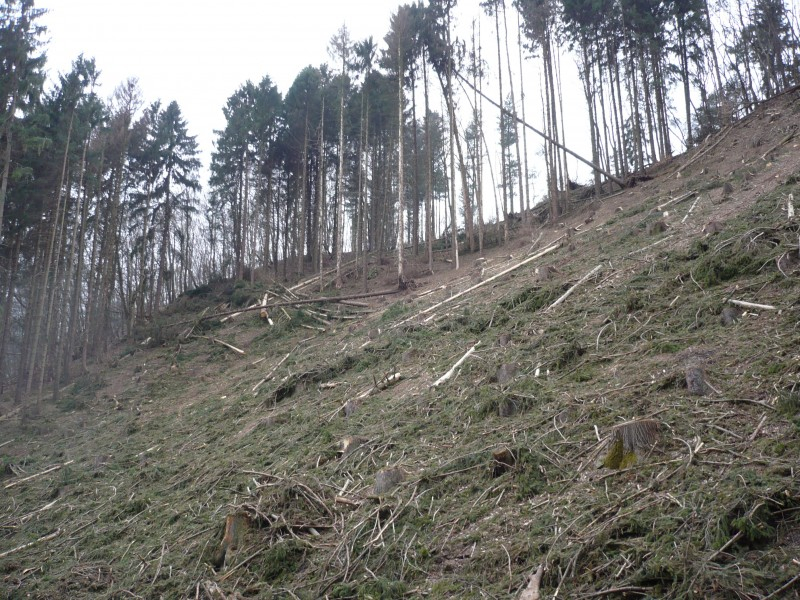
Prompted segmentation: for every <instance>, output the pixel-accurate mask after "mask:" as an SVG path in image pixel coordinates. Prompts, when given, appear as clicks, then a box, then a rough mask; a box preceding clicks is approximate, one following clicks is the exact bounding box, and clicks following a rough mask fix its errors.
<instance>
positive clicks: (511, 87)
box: [500, 0, 525, 217]
mask: <svg viewBox="0 0 800 600" xmlns="http://www.w3.org/2000/svg"><path fill="white" fill-rule="evenodd" d="M500 6H502V8H503V39H504V40H505V46H506V67H507V68H508V89H509V92H510V94H511V106H512V107H513V108H514V114H513V116H514V119H513V124H514V150H515V151H516V153H517V183H518V187H519V209H520V213H523V217H524V213H525V182H524V181H523V178H524V174H523V172H522V157H521V156H520V151H519V121H518V117H517V101H516V97H515V96H514V75H513V73H512V71H511V54H510V52H509V50H508V21H507V19H506V4H505V0H501V1H500ZM501 100H502V98H501Z"/></svg>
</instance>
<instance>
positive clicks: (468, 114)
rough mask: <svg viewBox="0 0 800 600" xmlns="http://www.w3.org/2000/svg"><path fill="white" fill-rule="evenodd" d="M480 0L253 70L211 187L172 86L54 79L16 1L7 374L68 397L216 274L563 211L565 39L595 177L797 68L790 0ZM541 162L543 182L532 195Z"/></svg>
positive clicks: (0, 317)
mask: <svg viewBox="0 0 800 600" xmlns="http://www.w3.org/2000/svg"><path fill="white" fill-rule="evenodd" d="M480 7H481V9H482V16H481V17H480V18H476V19H475V20H474V21H473V22H472V24H471V25H472V26H471V31H470V32H469V34H468V35H463V36H462V37H459V36H457V35H456V33H455V32H456V31H460V29H456V26H455V22H456V21H457V19H458V16H459V10H458V6H457V3H456V1H455V0H429V1H428V2H427V3H422V2H417V3H412V4H405V5H401V6H399V7H398V8H397V10H396V11H395V12H394V14H393V15H392V16H391V19H390V22H389V24H388V30H387V32H386V33H385V35H384V36H383V38H382V40H381V41H379V42H376V41H375V39H373V38H372V37H370V38H367V39H364V40H353V39H351V35H350V33H349V31H348V29H347V27H346V26H342V27H341V28H340V29H339V30H338V31H337V32H335V33H334V35H333V36H332V37H331V39H330V43H329V57H328V58H329V60H328V61H327V62H323V63H322V64H320V65H319V66H316V67H315V66H308V67H306V68H304V69H303V70H302V71H301V72H300V73H299V74H298V75H297V77H296V78H295V80H294V82H293V83H292V85H291V86H290V88H289V89H288V90H286V92H285V93H281V91H279V90H278V88H277V86H276V85H275V84H274V83H273V81H272V80H271V78H270V77H269V76H264V77H263V79H262V80H261V81H260V82H258V83H257V84H256V83H252V82H250V81H247V82H245V83H243V84H242V85H241V86H240V87H239V88H238V89H236V90H234V91H233V93H232V94H231V96H230V97H229V98H228V100H227V102H226V104H225V106H224V107H222V110H223V113H224V116H225V126H224V128H223V129H222V130H220V131H217V132H215V135H216V141H215V145H214V146H215V149H214V152H213V154H212V157H211V164H210V175H209V180H208V181H207V182H204V183H206V185H205V187H204V188H202V187H201V181H200V172H201V171H200V169H201V164H200V161H199V159H198V156H199V152H198V147H197V143H196V140H195V137H194V136H192V135H190V133H189V125H188V124H187V123H186V120H185V119H184V118H183V116H182V114H181V109H180V107H179V106H178V104H177V103H176V102H169V103H162V102H160V101H156V102H150V103H147V102H145V101H144V99H143V96H144V95H143V92H142V90H140V88H139V85H138V82H137V81H136V79H130V80H128V81H126V82H124V83H122V84H120V85H119V86H118V87H117V88H116V90H115V91H114V93H113V94H112V95H111V97H110V98H107V99H103V98H101V97H100V96H99V95H98V93H97V89H98V78H99V69H98V67H97V65H96V64H95V61H94V59H91V58H86V57H83V56H79V57H78V58H76V60H75V61H74V62H73V64H72V68H71V69H70V71H69V72H68V73H65V74H60V75H59V76H58V77H57V78H56V80H55V81H51V82H49V83H48V82H46V81H45V76H44V67H45V64H46V47H45V45H44V35H45V28H44V27H43V26H42V25H41V24H40V23H41V17H42V15H43V11H42V10H41V9H37V8H36V7H35V5H34V0H9V1H7V2H6V3H5V4H4V5H3V7H2V8H0V69H1V70H0V101H2V121H0V177H2V179H1V180H0V298H1V299H2V300H0V302H2V310H0V323H2V333H1V334H0V393H12V394H13V395H14V397H15V399H16V400H17V401H19V400H21V399H22V398H23V397H25V396H26V395H29V394H32V393H35V394H36V396H37V397H41V396H42V393H43V391H44V389H45V386H50V387H51V388H52V391H53V394H54V395H55V397H57V396H58V390H59V388H60V387H61V386H63V385H64V383H65V382H68V381H69V380H70V379H71V378H72V377H73V376H74V375H75V373H76V372H79V371H85V370H86V369H87V368H88V364H89V362H90V361H93V360H98V359H102V357H103V356H105V354H106V351H107V349H108V346H109V344H110V343H111V342H113V341H114V340H115V339H118V338H119V337H121V336H124V335H130V334H131V333H133V332H134V330H135V329H136V327H137V326H139V325H141V324H143V323H148V322H151V321H153V320H157V319H158V314H159V311H160V310H161V309H162V308H163V307H164V306H165V305H166V304H168V303H170V302H172V301H174V300H176V299H177V298H178V296H179V295H180V294H181V293H183V292H184V291H186V290H189V289H191V288H195V287H197V286H200V285H202V284H205V283H208V282H212V281H214V280H230V279H250V280H251V281H253V280H255V279H256V278H257V277H275V278H282V279H291V278H296V277H300V276H309V275H311V274H321V273H322V272H323V271H325V270H326V269H331V270H332V271H333V273H334V279H333V281H334V285H335V286H336V287H341V286H342V285H343V284H344V282H345V279H346V278H353V279H357V280H359V281H360V283H361V284H362V285H363V286H364V288H365V289H366V288H367V286H368V285H369V283H368V282H369V281H370V277H371V275H372V273H371V271H370V265H371V264H374V262H373V263H371V262H370V261H371V260H372V261H375V260H376V259H377V260H380V258H382V257H383V256H384V255H387V256H388V255H389V254H391V255H393V257H394V261H395V264H396V267H397V283H398V285H400V286H401V287H402V286H405V285H406V284H407V280H408V277H407V273H406V272H405V265H406V263H407V259H408V255H411V256H413V257H420V260H424V259H427V264H428V269H429V270H431V271H432V270H433V265H434V259H433V257H434V252H435V251H436V250H447V251H448V252H450V253H452V263H453V266H454V267H455V268H458V266H459V247H460V248H461V250H462V252H463V251H481V250H483V248H484V245H485V244H487V243H490V239H489V238H492V239H493V240H495V241H502V240H504V239H507V237H508V226H509V223H510V222H511V221H513V219H512V218H510V215H512V214H515V215H516V214H520V215H522V218H530V216H531V212H532V211H531V209H532V207H533V206H534V205H539V204H540V203H541V206H543V207H545V212H546V214H547V215H548V216H549V218H551V219H555V218H557V217H559V216H560V215H561V214H563V213H564V212H566V211H567V210H568V208H569V204H570V201H571V199H570V194H571V188H572V187H574V185H573V184H572V177H574V174H571V173H570V170H569V162H568V160H567V156H568V152H569V151H568V148H567V147H568V145H569V144H568V140H566V139H565V127H564V121H565V109H564V101H563V99H564V87H563V83H562V81H563V76H564V68H563V63H564V62H565V61H568V60H569V61H574V62H575V64H576V65H577V67H578V74H579V77H580V82H581V84H582V90H581V92H582V96H583V100H584V103H585V107H586V111H587V114H588V124H589V131H588V134H589V136H588V137H589V139H590V148H591V150H590V152H591V157H587V158H586V159H585V162H587V163H588V164H591V165H594V166H593V173H594V177H593V180H592V183H591V185H592V186H593V188H594V193H597V194H601V193H603V192H607V191H610V190H611V189H612V187H613V186H614V185H618V183H614V182H620V181H630V180H631V178H634V177H635V176H637V174H641V173H643V172H644V171H645V169H646V168H647V167H648V166H649V165H651V164H653V163H656V162H659V161H662V160H666V159H669V158H670V157H671V156H672V155H673V153H674V152H675V151H676V148H677V149H680V150H681V151H682V150H683V149H684V148H691V147H692V146H693V145H695V144H696V143H698V141H700V140H703V139H704V138H705V137H707V136H708V135H709V134H711V133H714V132H715V131H719V130H720V129H721V128H723V127H725V126H726V125H727V124H729V123H731V122H732V121H733V120H734V119H736V118H738V117H741V116H743V115H745V114H747V113H749V112H750V111H752V110H754V108H755V107H756V106H757V105H758V103H760V102H762V101H763V100H764V99H766V98H769V97H771V96H773V95H775V94H777V93H780V92H781V91H782V90H785V89H787V88H789V87H792V86H794V85H797V84H798V83H800V82H798V79H799V78H800V42H799V41H798V26H797V18H798V17H797V14H795V13H794V12H793V9H792V8H791V6H787V5H786V3H784V2H783V0H717V1H716V2H714V0H671V1H662V0H558V1H557V0H516V1H514V2H511V3H509V4H508V5H507V4H506V3H505V2H504V0H485V1H483V2H481V3H480ZM486 31H488V32H489V33H488V34H487V33H484V32H486ZM526 91H527V93H528V94H534V97H536V96H538V101H537V102H535V103H534V102H530V101H526V99H525V95H526ZM492 98H494V99H495V101H492V100H491V99H492ZM487 100H488V101H487ZM534 104H535V105H536V106H537V107H538V110H539V111H540V112H539V113H538V114H530V113H526V107H528V110H530V106H532V105H534ZM499 106H502V107H503V109H502V110H499V109H498V107H499ZM566 118H569V116H566ZM531 123H537V124H541V125H538V127H539V128H540V129H541V131H540V130H539V129H537V127H533V126H531ZM537 151H538V152H539V154H538V157H537V159H536V161H534V160H533V155H534V153H535V152H537ZM534 162H535V165H534ZM498 166H499V169H498V168H496V167H498ZM534 167H536V168H534ZM537 169H541V176H542V178H543V180H544V181H545V182H546V191H545V193H544V194H543V195H542V196H541V197H540V198H533V197H532V191H531V181H532V177H533V173H534V171H535V170H537ZM203 189H204V191H203ZM485 196H486V197H485ZM492 200H493V203H494V206H493V207H492V206H491V204H492ZM487 207H489V210H486V209H487ZM492 209H493V210H492ZM488 213H492V214H494V215H497V217H498V221H499V223H493V224H490V223H489V222H488V221H489V219H487V218H486V215H487V214H488ZM515 218H516V217H515ZM490 228H492V229H491V231H492V232H493V233H490ZM500 228H502V229H500ZM492 235H493V236H494V237H492ZM459 242H460V244H459ZM320 281H321V282H323V280H322V278H321V279H320Z"/></svg>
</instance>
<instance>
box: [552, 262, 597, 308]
mask: <svg viewBox="0 0 800 600" xmlns="http://www.w3.org/2000/svg"><path fill="white" fill-rule="evenodd" d="M602 268H603V265H597V266H596V267H595V268H594V269H592V270H591V271H589V272H588V273H587V274H586V275H584V276H583V277H581V278H580V280H579V281H578V283H576V284H575V285H573V286H572V287H571V288H569V289H568V290H567V291H566V292H564V293H563V294H562V295H561V297H560V298H559V299H558V300H556V301H555V302H553V303H552V304H551V305H550V306H548V307H547V310H550V309H552V308H553V307H555V306H558V305H559V304H561V303H562V302H563V301H564V300H566V299H567V298H569V296H570V295H571V294H572V292H574V291H575V290H576V289H577V288H578V286H580V285H582V284H583V283H584V282H586V280H587V279H589V278H590V277H591V276H592V275H594V274H595V273H597V272H598V271H600V269H602Z"/></svg>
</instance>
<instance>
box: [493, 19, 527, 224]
mask: <svg viewBox="0 0 800 600" xmlns="http://www.w3.org/2000/svg"><path fill="white" fill-rule="evenodd" d="M521 19H522V13H520V12H519V11H517V29H518V31H517V50H518V51H519V97H520V103H521V104H522V120H523V121H525V122H526V123H527V121H528V120H527V117H526V116H525V77H524V76H523V72H524V69H523V63H522V20H521ZM481 102H483V100H481ZM522 155H523V159H524V168H525V171H524V175H525V218H526V219H527V218H528V216H529V212H530V209H531V188H530V181H531V180H530V174H529V171H528V128H527V127H523V128H522Z"/></svg>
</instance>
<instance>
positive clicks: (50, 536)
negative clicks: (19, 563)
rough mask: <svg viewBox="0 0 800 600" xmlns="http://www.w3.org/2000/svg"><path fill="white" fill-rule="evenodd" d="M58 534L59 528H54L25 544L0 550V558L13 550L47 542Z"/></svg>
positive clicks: (13, 551) (59, 532)
mask: <svg viewBox="0 0 800 600" xmlns="http://www.w3.org/2000/svg"><path fill="white" fill-rule="evenodd" d="M59 535H61V530H60V529H56V530H55V531H54V532H53V533H48V534H47V535H43V536H42V537H40V538H39V539H38V540H34V541H32V542H28V543H27V544H22V545H21V546H17V547H16V548H12V549H11V550H6V551H5V552H0V558H5V557H6V556H8V555H9V554H14V553H15V552H19V551H20V550H25V549H26V548H30V547H31V546H35V545H36V544H41V543H42V542H49V541H50V540H52V539H55V538H57V537H58V536H59Z"/></svg>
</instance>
